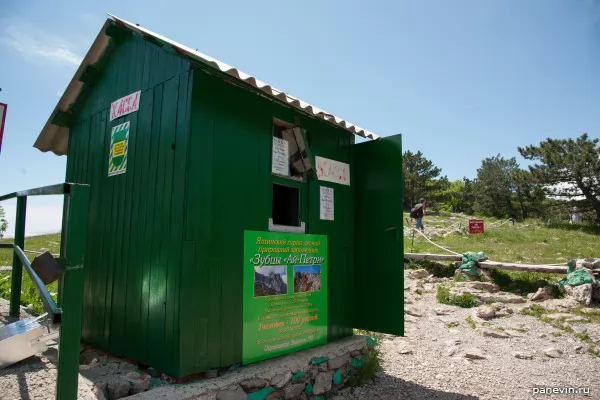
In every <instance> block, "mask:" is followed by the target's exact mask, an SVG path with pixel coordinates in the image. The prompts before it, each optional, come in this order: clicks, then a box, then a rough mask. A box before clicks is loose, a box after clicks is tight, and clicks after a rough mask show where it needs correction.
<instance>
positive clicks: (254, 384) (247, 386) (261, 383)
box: [240, 378, 268, 392]
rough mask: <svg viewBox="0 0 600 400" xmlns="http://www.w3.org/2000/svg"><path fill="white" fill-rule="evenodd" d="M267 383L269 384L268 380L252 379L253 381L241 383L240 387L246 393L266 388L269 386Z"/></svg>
mask: <svg viewBox="0 0 600 400" xmlns="http://www.w3.org/2000/svg"><path fill="white" fill-rule="evenodd" d="M267 383H268V382H267V380H266V379H261V378H252V379H248V380H247V381H244V382H242V383H240V386H241V387H242V389H244V390H245V391H246V392H249V391H250V390H253V389H261V388H264V387H265V386H267Z"/></svg>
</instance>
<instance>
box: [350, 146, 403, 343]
mask: <svg viewBox="0 0 600 400" xmlns="http://www.w3.org/2000/svg"><path fill="white" fill-rule="evenodd" d="M354 150H355V153H354V165H355V167H354V170H353V172H352V173H353V180H354V193H355V199H356V201H355V205H354V207H355V208H354V215H355V241H354V248H355V250H354V252H355V264H354V268H355V274H356V276H355V285H356V286H355V296H354V301H355V305H354V310H355V322H354V327H355V328H359V329H366V330H371V331H375V332H382V333H388V334H392V335H400V336H401V335H404V241H403V225H402V220H403V216H402V136H401V135H395V136H388V137H385V138H381V139H378V140H374V141H370V142H366V143H360V144H357V145H355V146H354Z"/></svg>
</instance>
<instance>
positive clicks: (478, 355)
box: [465, 348, 487, 360]
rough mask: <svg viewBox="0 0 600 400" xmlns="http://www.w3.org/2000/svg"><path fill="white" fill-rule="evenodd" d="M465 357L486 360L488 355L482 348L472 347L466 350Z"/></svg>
mask: <svg viewBox="0 0 600 400" xmlns="http://www.w3.org/2000/svg"><path fill="white" fill-rule="evenodd" d="M465 358H469V359H471V360H485V359H486V358H487V357H486V356H485V353H484V352H483V351H482V350H480V349H476V348H472V349H469V350H467V351H465Z"/></svg>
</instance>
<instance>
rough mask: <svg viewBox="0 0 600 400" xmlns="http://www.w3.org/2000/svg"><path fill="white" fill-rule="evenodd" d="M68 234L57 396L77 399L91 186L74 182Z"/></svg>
mask: <svg viewBox="0 0 600 400" xmlns="http://www.w3.org/2000/svg"><path fill="white" fill-rule="evenodd" d="M70 197H71V198H70V202H69V210H68V211H69V214H68V221H67V224H66V226H63V229H66V233H65V235H64V237H65V238H66V246H65V258H66V265H67V267H66V269H65V272H64V274H63V278H62V279H63V284H62V291H63V292H62V303H61V306H62V307H61V308H62V315H61V324H60V339H59V346H58V351H59V352H58V377H57V379H56V399H57V400H76V399H77V383H78V377H79V345H80V339H81V314H82V306H81V303H82V300H83V276H84V269H83V268H84V255H85V246H86V237H87V221H88V211H89V198H90V195H89V186H87V185H72V186H71V188H70Z"/></svg>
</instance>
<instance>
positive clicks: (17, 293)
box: [9, 196, 27, 317]
mask: <svg viewBox="0 0 600 400" xmlns="http://www.w3.org/2000/svg"><path fill="white" fill-rule="evenodd" d="M26 213H27V197H26V196H23V197H17V218H16V219H15V245H17V246H19V247H20V248H21V249H24V248H25V217H26ZM22 280H23V265H22V264H21V259H20V258H19V257H18V256H17V254H16V253H14V252H13V264H12V280H11V286H10V311H9V315H10V316H11V317H19V314H20V311H21V281H22Z"/></svg>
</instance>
